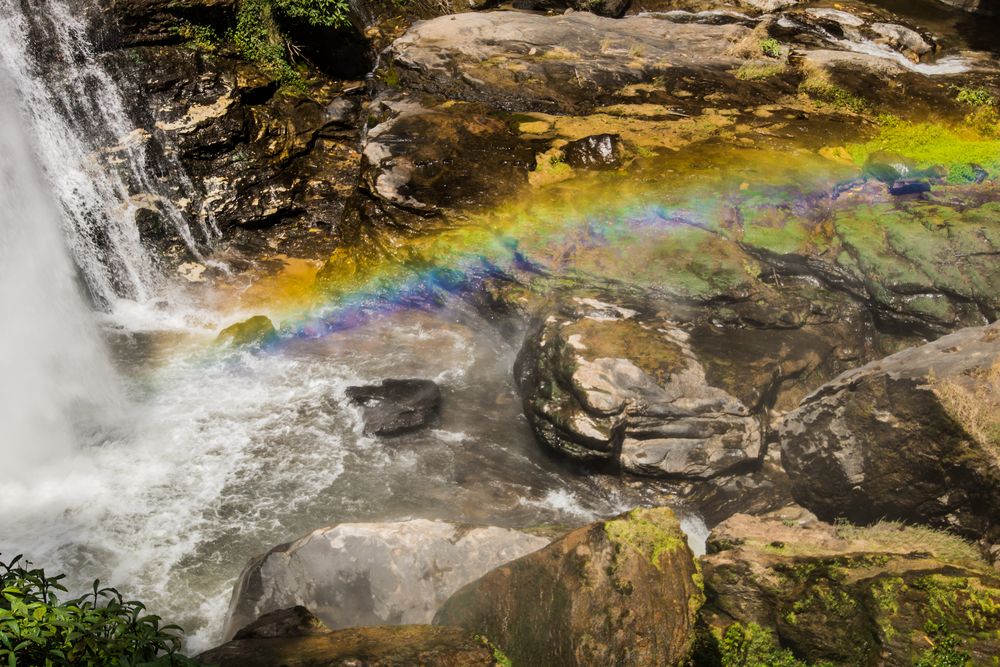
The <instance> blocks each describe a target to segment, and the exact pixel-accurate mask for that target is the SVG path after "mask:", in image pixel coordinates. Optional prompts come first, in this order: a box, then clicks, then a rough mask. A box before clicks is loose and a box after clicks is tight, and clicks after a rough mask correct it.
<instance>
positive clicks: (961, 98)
mask: <svg viewBox="0 0 1000 667" xmlns="http://www.w3.org/2000/svg"><path fill="white" fill-rule="evenodd" d="M954 90H955V91H956V95H955V101H956V102H961V103H962V104H968V105H969V106H971V107H977V108H978V107H995V106H996V105H997V98H996V97H994V96H993V95H992V94H991V93H990V91H988V90H986V89H985V88H966V87H964V86H959V87H956V88H955V89H954Z"/></svg>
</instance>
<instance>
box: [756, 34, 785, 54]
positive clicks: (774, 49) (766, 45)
mask: <svg viewBox="0 0 1000 667" xmlns="http://www.w3.org/2000/svg"><path fill="white" fill-rule="evenodd" d="M760 52H761V53H763V54H764V55H765V56H767V57H768V58H780V57H781V42H779V41H778V40H776V39H774V38H773V37H768V38H767V39H762V40H760Z"/></svg>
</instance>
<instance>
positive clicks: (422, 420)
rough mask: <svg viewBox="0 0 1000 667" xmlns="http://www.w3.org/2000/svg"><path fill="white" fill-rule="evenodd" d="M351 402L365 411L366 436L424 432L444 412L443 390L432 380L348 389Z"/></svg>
mask: <svg viewBox="0 0 1000 667" xmlns="http://www.w3.org/2000/svg"><path fill="white" fill-rule="evenodd" d="M347 398H349V399H350V400H351V401H353V402H354V403H356V404H358V405H360V406H361V407H362V412H363V414H364V421H365V434H366V435H399V434H400V433H405V432H407V431H412V430H414V429H418V428H421V427H423V426H426V425H427V424H429V423H430V421H431V420H432V419H434V418H435V417H436V416H437V414H438V410H439V409H440V408H441V389H440V388H439V387H438V386H437V384H435V383H434V382H433V381H431V380H382V384H380V385H369V386H364V387H348V388H347Z"/></svg>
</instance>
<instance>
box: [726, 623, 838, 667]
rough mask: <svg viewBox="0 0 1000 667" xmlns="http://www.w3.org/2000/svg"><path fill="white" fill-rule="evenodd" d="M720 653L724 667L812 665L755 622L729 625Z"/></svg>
mask: <svg viewBox="0 0 1000 667" xmlns="http://www.w3.org/2000/svg"><path fill="white" fill-rule="evenodd" d="M719 653H720V662H719V664H720V665H721V667H810V665H809V664H808V663H806V662H803V661H801V660H799V659H798V658H796V657H795V656H794V655H793V654H792V652H791V651H789V650H787V649H783V648H781V647H780V646H778V645H777V643H776V642H775V640H774V636H773V635H772V634H771V632H770V631H769V630H767V629H765V628H762V627H760V626H759V625H757V624H756V623H748V624H747V625H742V624H741V623H733V624H732V625H730V626H729V627H728V628H726V631H725V633H724V634H723V635H722V639H721V640H720V641H719ZM816 667H822V665H817V666H816Z"/></svg>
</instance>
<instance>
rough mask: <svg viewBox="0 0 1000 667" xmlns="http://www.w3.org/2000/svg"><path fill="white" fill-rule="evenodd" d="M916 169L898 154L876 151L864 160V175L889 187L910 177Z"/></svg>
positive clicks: (909, 161)
mask: <svg viewBox="0 0 1000 667" xmlns="http://www.w3.org/2000/svg"><path fill="white" fill-rule="evenodd" d="M914 171H916V167H915V165H914V163H913V161H912V160H909V159H907V158H905V157H903V156H902V155H899V154H898V153H888V152H885V151H877V152H875V153H872V154H871V155H869V156H868V159H867V160H865V165H864V174H865V175H866V176H868V177H870V178H874V179H876V180H878V181H882V182H883V183H885V184H887V185H889V184H892V183H895V182H896V181H898V180H900V179H902V178H906V177H908V176H910V175H911V174H912V173H913V172H914Z"/></svg>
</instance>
